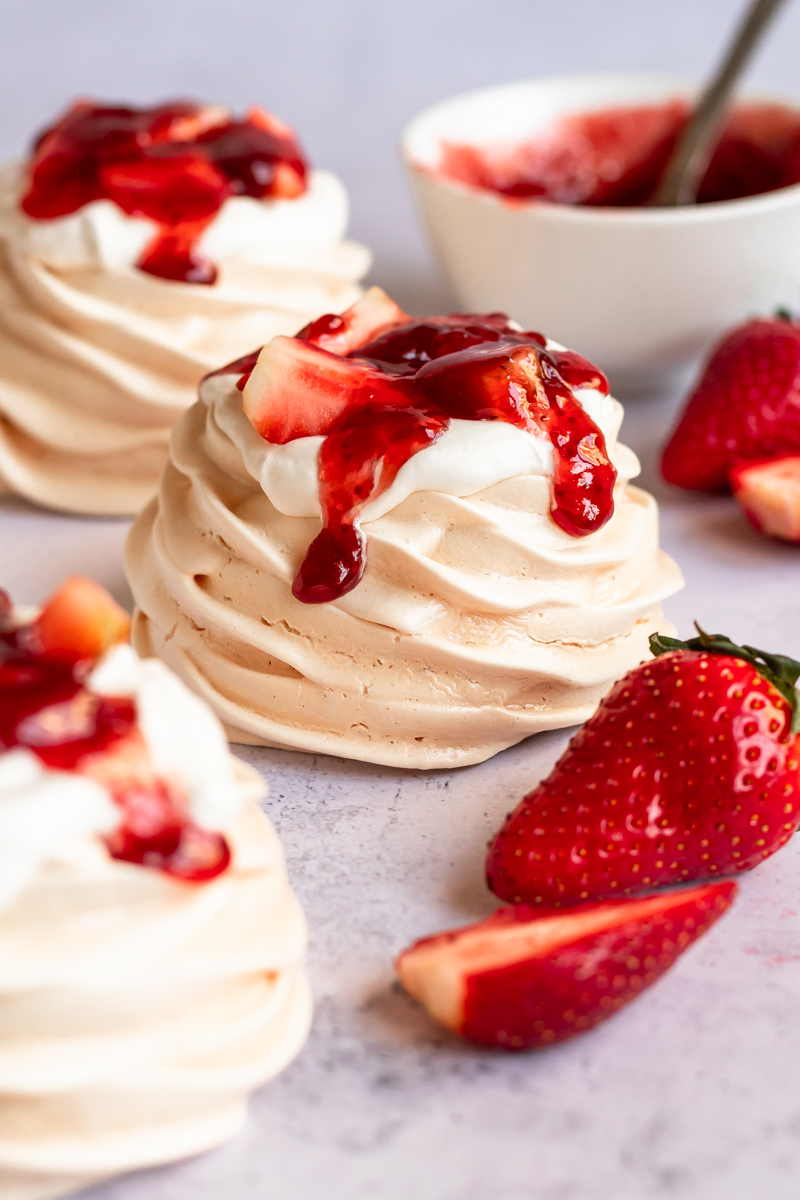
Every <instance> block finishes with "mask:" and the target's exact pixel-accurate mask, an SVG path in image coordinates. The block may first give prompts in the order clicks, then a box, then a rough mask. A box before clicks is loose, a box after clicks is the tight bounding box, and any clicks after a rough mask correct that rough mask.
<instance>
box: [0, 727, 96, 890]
mask: <svg viewBox="0 0 800 1200" xmlns="http://www.w3.org/2000/svg"><path fill="white" fill-rule="evenodd" d="M119 820H120V812H119V809H118V808H117V806H116V804H114V801H113V800H112V799H111V797H110V796H109V795H108V793H107V792H106V790H105V788H103V787H101V786H100V785H99V784H98V783H95V782H94V781H93V780H91V779H85V778H84V777H83V776H81V775H74V774H72V773H70V772H67V771H51V770H48V768H47V767H45V766H44V765H43V764H42V763H41V761H40V760H39V759H38V758H37V757H36V755H35V754H33V753H32V752H31V751H30V750H24V749H17V750H10V751H8V753H7V754H0V912H2V911H3V909H5V908H8V907H9V905H11V904H12V903H13V902H14V901H15V900H16V899H17V897H18V896H19V895H20V894H21V893H22V892H23V891H24V890H25V888H26V887H27V886H28V885H29V883H30V882H31V880H32V879H34V878H35V877H36V874H37V872H38V871H39V869H40V868H41V867H42V865H43V864H44V863H46V862H58V861H62V862H63V861H65V860H66V861H69V860H70V858H72V857H73V856H74V855H75V854H76V852H77V853H78V854H80V852H81V850H82V849H83V848H84V847H85V844H86V843H87V841H88V842H89V843H90V844H91V845H93V844H94V843H95V841H96V839H98V838H99V837H100V836H101V835H102V834H104V833H111V831H112V830H113V829H116V828H117V826H118V825H119Z"/></svg>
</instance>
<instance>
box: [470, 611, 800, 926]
mask: <svg viewBox="0 0 800 1200" xmlns="http://www.w3.org/2000/svg"><path fill="white" fill-rule="evenodd" d="M651 648H652V650H653V653H654V654H655V655H656V657H655V659H654V660H652V661H649V662H647V663H643V664H642V665H640V666H639V667H637V668H636V669H635V670H633V671H631V672H629V674H628V675H626V676H625V677H624V678H623V679H621V680H620V681H619V683H617V684H616V685H615V686H614V687H613V688H612V689H611V691H610V692H609V693H608V695H607V696H606V697H605V698H604V699H603V700H602V701H601V703H600V706H599V707H598V709H597V711H596V712H595V713H594V715H593V716H592V717H591V718H590V719H589V721H587V723H586V724H585V725H584V726H583V728H582V729H581V730H580V731H579V732H578V733H577V734H576V735H575V737H574V738H573V739H572V741H571V742H570V744H569V746H568V748H567V750H566V752H565V753H564V754H563V755H562V757H561V759H560V760H559V761H558V762H557V763H556V765H555V767H554V768H553V770H552V771H551V773H550V775H549V776H548V777H547V779H545V780H543V781H542V782H541V783H540V784H539V785H538V787H536V788H535V789H534V790H533V791H532V792H531V793H530V794H529V795H528V796H526V797H525V799H524V800H523V801H522V802H521V804H520V805H519V806H518V808H517V809H516V810H515V811H514V812H513V813H511V814H509V816H508V818H507V819H506V822H505V824H504V825H503V827H502V829H501V830H500V832H499V833H498V835H497V837H496V838H495V839H494V841H493V842H492V843H491V845H490V849H489V856H488V860H487V878H488V882H489V886H490V888H491V889H492V891H493V892H494V893H495V894H496V895H497V896H500V897H501V898H502V899H504V900H509V901H511V902H513V903H515V904H518V903H520V902H525V903H528V904H532V905H537V906H541V907H543V908H549V907H552V906H564V905H572V904H579V903H581V902H583V901H586V900H596V899H602V898H610V897H614V896H630V895H634V894H636V893H639V892H643V891H646V890H648V889H653V888H657V887H662V886H665V885H669V884H676V883H688V882H690V881H693V880H698V879H709V878H714V877H719V876H723V875H728V874H732V873H733V872H738V871H746V870H749V869H750V868H752V867H755V866H757V865H758V863H760V862H762V861H763V860H764V859H765V858H768V857H769V855H771V854H774V853H775V851H776V850H778V849H779V848H780V847H781V846H783V845H784V844H785V843H786V842H787V841H788V840H789V838H790V837H791V836H792V834H793V833H794V831H795V829H796V828H797V825H798V822H800V747H799V746H798V739H797V736H796V732H795V731H796V729H797V727H798V723H799V722H798V697H797V693H796V690H795V684H796V682H797V679H798V676H800V663H797V662H795V661H794V660H792V659H790V658H786V657H784V656H783V655H777V654H767V653H764V652H763V651H760V650H756V649H754V648H753V647H751V646H736V645H734V644H733V643H732V642H731V641H729V639H728V638H726V637H724V636H722V635H718V634H717V635H709V634H706V633H703V632H702V631H700V634H699V637H696V638H693V639H692V640H691V641H689V642H679V641H677V640H675V639H673V638H668V637H663V636H660V635H657V634H656V635H654V636H653V637H652V638H651Z"/></svg>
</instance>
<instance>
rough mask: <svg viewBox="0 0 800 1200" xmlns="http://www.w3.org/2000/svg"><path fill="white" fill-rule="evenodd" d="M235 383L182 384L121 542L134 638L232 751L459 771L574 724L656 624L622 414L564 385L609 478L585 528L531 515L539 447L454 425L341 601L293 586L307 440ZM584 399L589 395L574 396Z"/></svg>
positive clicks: (310, 479) (377, 533)
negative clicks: (608, 498)
mask: <svg viewBox="0 0 800 1200" xmlns="http://www.w3.org/2000/svg"><path fill="white" fill-rule="evenodd" d="M235 382H236V378H235V377H234V376H225V375H223V376H217V377H215V378H212V379H209V380H207V381H206V382H205V383H204V384H203V385H202V387H201V393H200V394H201V400H200V402H199V403H198V404H197V405H195V407H194V408H192V409H191V410H189V412H188V413H187V414H186V415H185V416H184V417H183V418H182V419H181V421H180V422H179V423H178V425H177V426H176V428H175V431H174V433H173V439H172V444H171V460H170V463H169V465H168V466H167V468H166V471H165V474H164V476H163V479H162V483H161V488H160V493H159V496H158V499H157V500H155V501H153V502H152V503H151V504H150V505H149V506H148V507H147V509H146V510H145V511H144V512H143V513H142V514H141V515H140V517H139V519H138V521H137V522H136V524H135V525H134V528H133V530H132V532H131V535H130V538H129V542H128V548H127V567H128V575H129V579H130V581H131V585H132V587H133V591H134V595H135V598H136V603H137V612H136V615H135V618H134V641H135V644H136V645H137V647H138V648H139V650H140V652H141V653H144V654H159V655H161V656H162V657H163V658H164V659H165V660H166V661H167V662H168V663H169V664H170V665H171V666H172V667H173V669H174V670H175V671H176V672H177V673H178V674H180V675H181V676H182V677H183V678H184V679H185V680H186V681H187V682H188V683H189V684H190V686H192V687H193V688H194V689H195V690H197V691H198V692H200V693H201V694H202V695H204V696H205V697H206V698H207V699H208V700H209V701H210V702H211V704H212V706H213V707H214V708H215V710H216V711H217V713H218V714H219V715H220V716H221V717H222V719H223V721H224V722H225V724H226V726H227V728H228V731H229V734H230V736H231V737H232V739H233V740H235V741H242V742H252V743H257V744H267V745H275V746H280V747H284V748H291V749H300V750H306V751H313V752H324V753H329V754H336V755H340V756H343V757H349V758H356V759H363V760H365V761H371V762H377V763H383V764H387V765H391V766H403V767H423V768H430V767H448V766H455V765H464V764H467V763H473V762H479V761H482V760H483V759H486V758H488V757H490V756H491V755H492V754H494V753H496V752H497V751H499V750H501V749H503V748H504V747H506V746H509V745H512V744H514V743H515V742H518V741H520V740H521V739H522V738H524V737H527V736H528V735H529V734H532V733H535V732H538V731H540V730H544V729H552V728H559V727H562V726H566V725H572V724H575V723H577V722H579V721H582V720H584V719H586V717H588V716H589V714H590V713H591V712H592V711H593V709H594V707H595V706H596V704H597V702H598V700H599V699H600V697H601V696H602V695H603V693H604V692H605V691H606V690H607V688H608V686H609V685H610V683H611V682H612V681H613V680H614V679H616V678H618V677H619V676H620V675H622V674H624V672H625V671H627V670H628V669H630V667H632V666H633V665H635V664H636V663H637V662H639V661H640V660H641V659H642V658H644V657H645V656H646V654H647V652H648V650H647V637H648V635H649V634H650V633H652V632H654V631H655V630H656V629H664V628H668V625H667V624H666V623H665V622H664V619H663V616H662V614H661V608H660V605H661V601H662V600H663V599H664V598H665V597H666V596H668V595H670V594H672V593H673V592H675V591H676V590H678V589H679V588H680V586H681V585H682V580H681V576H680V573H679V571H678V569H677V567H676V566H675V564H674V563H673V562H672V561H671V560H670V559H669V558H668V557H667V556H666V555H664V554H663V553H662V552H661V551H660V549H659V546H658V518H657V508H656V504H655V501H654V500H653V499H652V497H651V496H649V495H648V494H647V493H645V492H643V491H641V490H639V489H637V488H635V487H632V486H630V483H629V480H630V479H631V478H632V477H634V476H635V475H636V474H637V473H638V469H639V468H638V463H637V461H636V458H635V456H634V455H633V454H632V453H631V451H630V450H628V449H627V448H626V447H624V446H622V445H621V444H620V443H619V442H617V440H616V435H617V431H618V429H619V425H620V422H621V418H622V409H621V406H620V405H619V404H618V403H617V402H616V401H615V400H613V399H611V398H609V397H603V396H602V395H600V394H599V393H597V392H595V391H591V390H587V389H581V391H580V392H576V395H577V396H578V398H579V399H580V400H581V402H582V403H583V404H584V406H585V407H586V408H587V410H589V411H590V415H591V416H592V418H593V419H594V420H595V421H596V423H597V424H598V425H599V427H600V428H601V430H602V432H603V434H604V435H605V439H606V444H607V446H608V449H609V453H610V455H611V458H612V459H613V461H614V464H615V466H616V467H617V470H618V475H619V478H618V482H617V487H616V491H615V512H614V515H613V517H612V518H611V520H610V521H609V522H608V523H607V525H606V526H605V527H604V528H603V529H601V530H599V531H598V532H596V533H593V534H591V535H590V536H588V537H585V538H574V537H571V536H569V535H568V534H566V533H564V532H563V531H562V530H561V529H559V528H558V526H557V525H556V524H555V523H554V522H553V520H552V518H551V516H550V505H551V495H550V482H549V474H550V471H551V469H552V457H551V453H552V452H551V448H550V447H549V446H548V445H547V444H545V443H544V442H543V440H542V439H541V438H538V437H536V436H535V435H534V434H530V433H528V432H526V431H524V430H521V429H516V428H512V427H509V426H503V427H501V423H500V422H467V421H452V422H451V426H450V428H449V429H448V430H447V431H446V432H445V434H443V436H442V437H441V439H440V441H439V442H438V443H436V445H434V446H432V447H430V448H428V449H425V450H422V451H420V452H419V453H418V454H417V455H415V456H414V458H413V459H411V460H410V461H409V462H408V463H407V464H406V465H405V466H404V467H402V468H401V470H400V471H399V473H398V475H397V479H396V480H395V483H394V485H393V487H392V488H391V489H390V490H389V491H387V492H386V493H384V494H383V495H382V496H380V497H379V498H378V500H377V501H375V502H373V504H372V505H371V506H370V507H369V508H368V509H367V510H366V511H365V512H364V514H363V519H362V527H363V529H364V532H365V533H366V535H367V539H368V553H367V568H366V572H365V574H364V577H363V579H362V580H361V582H360V583H359V584H358V586H357V587H356V588H355V589H354V590H353V591H351V592H349V593H348V594H347V595H345V596H344V597H342V598H341V599H339V600H337V601H335V602H332V603H328V604H319V605H305V604H302V603H300V602H299V601H297V600H295V599H294V597H293V596H292V594H291V584H292V579H293V577H294V575H295V573H296V571H297V568H298V566H299V564H300V562H301V560H302V558H303V554H304V552H305V549H306V547H307V546H308V545H309V543H310V542H311V541H312V539H313V538H314V537H315V535H316V533H317V532H318V531H319V527H320V522H319V506H318V505H319V502H318V497H317V495H316V492H315V487H314V481H315V478H316V476H315V473H314V467H315V462H316V455H317V454H318V452H319V443H320V441H321V439H318V438H298V439H296V440H295V441H294V442H291V443H288V444H287V445H285V446H270V445H269V444H268V443H266V442H264V440H263V439H262V438H260V437H259V436H258V434H257V433H256V432H255V430H253V428H252V427H251V426H250V424H249V422H248V421H247V419H246V417H245V416H244V414H243V412H242V405H241V394H240V393H239V392H238V390H237V389H236V387H235ZM589 391H591V394H589Z"/></svg>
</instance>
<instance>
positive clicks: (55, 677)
mask: <svg viewBox="0 0 800 1200" xmlns="http://www.w3.org/2000/svg"><path fill="white" fill-rule="evenodd" d="M12 611H13V610H12V607H11V604H10V602H9V600H8V596H7V595H6V593H4V592H2V591H0V754H2V753H3V751H5V750H11V749H13V748H14V747H15V746H23V747H25V748H27V749H28V750H31V751H32V752H33V753H34V754H35V755H36V756H37V757H38V758H39V759H40V760H41V761H42V762H43V763H44V764H45V766H47V767H50V768H51V769H53V770H59V771H74V772H76V773H78V774H86V775H88V776H89V777H93V776H94V775H95V774H96V771H95V770H94V764H95V763H97V761H98V756H101V755H102V756H113V755H114V754H115V752H117V751H119V749H120V747H122V746H124V745H125V744H126V742H128V743H129V742H130V741H131V740H133V739H137V737H138V731H137V724H136V709H135V706H134V705H133V703H132V702H131V701H130V699H128V698H127V697H119V698H115V697H108V696H97V695H95V694H94V693H92V692H90V691H89V690H88V689H87V688H86V687H85V686H84V685H83V682H82V679H83V678H85V676H86V674H87V673H88V671H89V670H90V669H91V666H92V663H85V662H84V663H79V664H77V665H72V664H69V663H64V662H63V661H54V660H53V659H49V658H47V657H46V656H45V655H43V654H41V653H37V651H36V647H35V637H34V636H33V635H32V628H31V627H30V626H23V627H18V628H13V627H11V620H12ZM133 774H134V775H135V772H134V773H133ZM108 790H109V792H110V794H111V795H112V797H113V799H114V800H115V802H116V803H117V804H118V805H119V807H120V808H121V809H122V811H123V814H124V819H123V821H122V823H121V825H120V826H119V828H118V829H117V830H115V831H114V833H112V834H111V835H110V836H109V837H108V839H107V843H108V848H109V851H110V853H111V854H112V855H113V856H114V857H115V858H120V859H124V860H126V861H127V862H134V863H140V864H142V865H143V866H148V867H157V868H159V869H161V870H163V871H166V872H167V873H168V874H170V875H175V876H177V877H179V878H181V879H185V880H187V881H192V882H203V881H204V880H207V879H211V878H213V877H214V876H215V875H219V874H220V873H221V872H222V871H224V870H225V868H226V867H227V865H228V863H229V862H230V850H229V848H228V845H227V843H226V842H225V839H224V838H223V837H221V836H220V835H219V834H217V833H210V832H208V831H207V830H204V829H199V828H198V827H197V826H195V825H194V824H193V823H192V822H191V821H189V820H187V819H186V817H185V815H184V809H185V805H184V803H183V802H182V798H181V797H179V796H176V795H175V794H174V793H173V792H172V791H171V789H170V787H169V785H168V784H166V783H165V782H163V781H161V780H157V779H147V780H146V781H137V780H136V778H134V777H133V775H132V776H131V778H129V779H125V778H124V777H122V778H120V779H118V780H116V781H115V782H114V783H113V784H112V785H110V786H109V789H108Z"/></svg>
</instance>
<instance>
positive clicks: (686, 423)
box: [661, 313, 800, 492]
mask: <svg viewBox="0 0 800 1200" xmlns="http://www.w3.org/2000/svg"><path fill="white" fill-rule="evenodd" d="M790 454H800V322H797V321H795V320H793V319H792V318H791V317H789V316H788V314H785V313H779V314H777V315H776V316H775V317H770V318H758V319H756V320H752V321H747V322H746V323H745V324H744V325H740V326H738V327H737V328H736V329H734V330H732V331H731V332H730V333H729V334H727V336H726V337H725V338H723V340H722V341H721V342H720V343H719V345H718V346H717V347H716V348H715V350H714V351H713V353H712V354H711V357H710V358H709V360H708V362H707V364H706V366H705V367H704V369H703V372H702V374H701V377H700V380H699V381H698V383H697V385H696V387H695V388H694V390H693V392H692V393H691V395H690V396H689V398H688V400H687V401H686V405H685V407H684V410H683V413H682V414H681V417H680V419H679V421H678V424H677V426H676V428H675V430H674V432H673V433H672V435H671V437H670V439H669V441H668V443H667V445H666V447H665V449H664V453H663V457H662V461H661V470H662V473H663V475H664V478H665V479H666V480H667V482H668V483H672V484H674V485H675V486H676V487H681V488H687V489H689V490H692V491H699V492H728V491H730V490H731V479H730V473H731V470H732V469H733V468H734V467H735V466H736V465H737V464H739V463H742V462H746V461H752V460H763V459H767V458H778V457H781V456H786V455H790Z"/></svg>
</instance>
